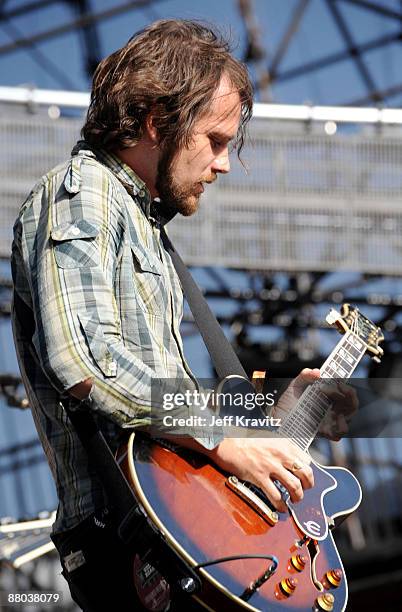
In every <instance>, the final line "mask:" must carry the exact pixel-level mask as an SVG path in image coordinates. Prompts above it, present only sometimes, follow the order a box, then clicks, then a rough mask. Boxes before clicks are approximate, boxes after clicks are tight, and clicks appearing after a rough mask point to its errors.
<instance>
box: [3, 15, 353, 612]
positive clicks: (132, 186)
mask: <svg viewBox="0 0 402 612" xmlns="http://www.w3.org/2000/svg"><path fill="white" fill-rule="evenodd" d="M251 113H252V86H251V83H250V80H249V77H248V74H247V71H246V68H245V66H244V65H243V64H242V63H241V62H239V61H238V60H236V59H234V58H233V57H232V55H231V54H230V49H229V45H228V43H227V42H226V41H225V40H224V39H223V38H222V37H221V36H220V35H219V34H217V33H215V32H214V31H212V29H211V28H209V27H206V26H204V25H201V24H200V23H196V22H190V21H184V20H167V21H159V22H156V23H154V24H151V25H149V26H148V27H146V28H145V29H144V30H143V31H141V32H139V33H137V34H136V35H135V36H133V38H131V39H130V41H129V42H128V43H127V44H126V45H125V46H124V47H122V48H121V49H119V50H118V51H116V52H114V53H112V54H111V55H110V56H109V57H107V58H106V59H105V60H103V61H102V62H101V63H100V65H99V66H98V68H97V70H96V72H95V75H94V79H93V87H92V95H91V104H90V107H89V111H88V115H87V119H86V122H85V125H84V127H83V130H82V135H83V140H82V141H79V142H78V143H77V145H76V146H75V148H74V150H73V152H72V156H71V158H70V159H69V160H68V161H67V162H65V163H64V164H62V165H60V166H58V167H57V168H55V169H53V170H52V171H50V172H49V173H48V174H46V175H45V176H43V177H42V178H41V179H40V181H39V182H38V183H37V184H36V185H35V187H34V188H33V190H32V191H31V193H30V195H29V196H28V198H27V200H26V201H25V202H24V204H23V206H22V208H21V211H20V214H19V217H18V219H17V221H16V224H15V227H14V242H13V256H12V267H13V279H14V307H13V329H14V337H15V343H16V348H17V354H18V358H19V364H20V368H21V372H22V376H23V380H24V384H25V386H26V389H27V393H28V397H29V400H30V405H31V408H32V413H33V417H34V420H35V424H36V427H37V429H38V433H39V436H40V438H41V441H42V444H43V447H44V450H45V453H46V455H47V458H48V461H49V465H50V467H51V470H52V473H53V476H54V479H55V483H56V487H57V493H58V497H59V507H58V513H57V518H56V522H55V525H54V533H53V538H54V542H55V544H56V547H57V548H58V550H59V553H60V557H61V561H62V565H63V574H64V576H65V577H66V579H67V580H68V582H69V585H70V590H71V593H72V596H73V598H74V599H75V600H76V601H77V603H78V604H79V605H80V606H81V607H82V609H84V610H93V611H95V610H96V611H99V610H110V609H114V608H115V607H116V606H117V604H116V601H117V598H118V601H119V603H118V606H117V607H118V609H119V610H120V611H122V610H133V609H142V604H141V603H140V602H139V601H138V600H137V599H136V594H135V589H134V585H133V581H132V578H131V575H130V572H131V567H130V564H129V562H128V552H127V551H126V550H125V549H124V546H123V544H122V543H121V541H120V539H119V538H118V536H117V533H116V531H115V526H114V524H113V510H112V509H111V508H108V507H107V503H106V500H105V496H104V493H103V490H102V486H101V485H100V482H99V480H98V477H97V475H96V473H95V470H94V469H93V466H92V465H91V463H90V462H88V458H87V456H86V455H85V452H84V449H83V448H82V446H81V444H80V442H79V440H78V438H77V434H76V432H75V431H74V428H73V427H72V425H71V423H70V421H69V419H68V417H67V415H66V412H65V410H64V408H63V403H62V402H66V401H69V400H71V405H72V406H73V407H76V408H79V409H84V410H85V409H87V410H88V409H90V410H91V411H92V412H93V414H94V415H95V417H96V420H97V422H98V425H99V427H100V429H101V430H102V431H103V433H104V435H105V437H106V439H107V441H108V443H109V445H110V446H111V448H112V449H113V450H115V449H116V448H117V447H118V445H119V443H120V442H121V440H122V439H123V438H124V437H125V436H126V435H127V432H129V431H130V430H133V429H140V430H147V428H148V427H149V426H150V424H151V393H150V389H151V384H155V380H161V381H162V380H163V379H178V380H180V381H183V380H184V381H186V382H187V384H188V385H189V387H193V386H194V385H195V379H194V375H193V374H192V372H191V371H190V369H189V367H188V365H187V363H186V361H185V358H184V356H183V350H182V341H181V337H180V333H179V324H180V320H181V316H182V292H181V288H180V284H179V281H178V279H177V275H176V272H175V270H174V268H173V266H172V263H171V260H170V258H169V255H168V254H167V252H166V250H165V249H164V247H163V244H162V242H161V240H160V229H161V227H162V226H163V225H164V224H165V223H166V222H167V220H169V219H171V218H172V217H173V216H174V214H176V213H180V214H182V215H185V216H189V215H192V214H194V213H195V212H196V210H197V208H198V205H199V201H200V197H201V194H202V192H203V191H204V186H205V185H206V184H208V183H212V182H213V181H215V180H216V179H217V178H218V177H220V175H224V174H226V173H228V172H229V170H230V162H229V150H230V149H231V148H235V149H237V151H238V152H240V150H241V147H242V144H243V140H244V134H245V127H246V124H247V122H248V120H249V119H250V117H251ZM318 377H319V371H318V370H310V369H305V370H303V371H302V372H301V373H300V375H299V376H298V378H297V379H296V381H294V383H292V384H294V385H295V387H297V386H301V387H303V386H306V385H308V384H309V383H311V382H313V381H315V380H316V379H317V378H318ZM160 384H161V385H163V382H161V383H160ZM161 392H163V388H161ZM331 399H332V401H333V408H334V412H336V411H337V410H338V409H341V407H342V410H343V411H346V412H348V411H350V410H353V409H354V408H355V406H356V398H355V396H354V393H353V391H352V390H351V389H346V388H339V387H338V388H337V390H336V391H333V392H332V397H331ZM279 408H280V406H279ZM336 419H337V423H338V432H335V433H333V434H332V435H333V436H335V437H337V436H339V433H341V431H340V430H342V429H344V425H345V423H344V419H343V417H342V415H340V414H338V416H337V417H336ZM327 433H328V432H327ZM175 442H176V443H179V444H181V445H184V446H186V447H189V448H191V449H193V450H195V451H198V452H199V453H203V454H204V455H206V456H207V457H209V458H210V459H211V460H213V461H214V462H215V463H216V464H217V465H218V466H219V467H220V468H222V469H223V470H225V471H228V472H230V473H232V474H234V475H237V476H238V477H239V478H241V479H244V480H248V481H250V482H252V483H254V484H255V485H257V486H258V487H260V488H261V489H262V490H263V491H264V493H265V494H266V496H267V497H268V499H269V500H270V501H271V502H272V504H273V506H274V507H275V508H276V509H277V510H279V511H283V510H284V503H283V501H282V498H281V494H280V492H279V490H278V488H277V487H276V486H275V484H274V482H273V481H274V480H278V481H280V483H282V485H284V487H286V489H287V490H288V491H289V493H290V498H291V500H292V502H298V501H299V500H301V499H302V498H303V490H306V489H308V488H310V487H312V486H313V474H312V470H311V468H310V466H309V458H308V457H307V455H305V454H304V453H303V452H302V450H301V449H299V448H298V447H297V446H296V445H294V444H292V442H291V441H289V440H287V439H273V438H257V439H249V438H239V439H237V438H222V436H220V435H219V434H218V433H215V434H211V435H210V436H208V435H207V436H206V437H197V436H192V435H191V431H190V432H189V435H186V436H183V437H182V438H178V437H175ZM122 602H125V603H124V604H122ZM134 602H136V603H134ZM172 606H174V602H173V603H172V604H171V608H170V609H173V608H172Z"/></svg>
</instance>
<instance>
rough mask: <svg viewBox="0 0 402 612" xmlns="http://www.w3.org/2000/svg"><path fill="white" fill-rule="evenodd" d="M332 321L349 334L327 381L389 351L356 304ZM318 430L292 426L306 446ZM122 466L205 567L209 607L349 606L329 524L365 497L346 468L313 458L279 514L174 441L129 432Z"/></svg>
mask: <svg viewBox="0 0 402 612" xmlns="http://www.w3.org/2000/svg"><path fill="white" fill-rule="evenodd" d="M329 321H330V322H331V323H335V324H336V325H337V326H338V327H339V328H340V329H341V330H343V332H344V337H343V339H342V341H341V342H340V343H339V345H338V346H337V347H336V348H335V349H334V351H333V352H332V353H331V355H330V357H329V358H328V360H327V361H326V362H325V364H324V365H323V367H322V369H321V375H322V377H329V376H330V370H331V368H332V369H336V370H337V371H336V372H335V374H334V376H335V375H336V376H339V375H340V372H341V371H345V372H346V374H347V375H349V376H350V374H351V372H352V371H353V370H354V368H355V367H356V364H357V363H358V361H359V359H360V357H361V356H362V355H363V353H364V352H365V351H366V350H369V351H370V352H371V353H372V355H373V356H374V358H376V359H378V357H379V356H380V355H381V354H382V349H380V348H379V347H378V342H379V341H381V339H382V336H381V334H380V331H379V328H376V327H375V326H374V325H373V324H372V323H371V322H370V321H369V320H368V319H366V317H363V316H362V315H361V314H360V313H359V312H358V311H357V309H351V308H350V307H348V306H347V305H345V306H343V307H342V315H339V314H338V313H335V311H332V313H331V315H330V318H329ZM373 330H375V331H376V337H375V340H374V339H373V338H374V336H373ZM370 334H371V335H370ZM348 362H349V366H350V367H349V368H347V363H348ZM347 375H345V376H344V377H348V376H347ZM334 376H333V377H334ZM310 399H311V398H310ZM308 401H309V397H308V393H307V395H305V396H304V398H303V396H302V398H301V400H300V401H299V403H298V406H297V407H296V409H295V410H296V412H295V413H293V414H291V415H289V419H290V420H289V422H285V424H284V425H283V426H282V427H283V430H284V432H285V433H286V432H287V430H288V429H289V427H290V426H291V423H292V418H295V417H296V420H297V417H298V416H300V414H298V412H297V411H300V410H306V402H308ZM316 412H317V411H315V413H316ZM316 429H317V423H312V424H311V435H312V437H311V436H310V437H311V439H310V438H309V440H306V439H305V431H304V432H303V434H304V438H303V439H302V438H301V437H300V436H299V437H297V436H295V435H294V432H293V436H292V437H293V439H294V441H295V442H296V443H298V444H299V446H303V448H304V450H307V447H308V445H309V443H310V442H311V441H312V439H313V438H314V436H315V432H316ZM289 431H291V430H289ZM302 443H303V444H302ZM120 463H121V466H122V468H123V471H124V473H125V475H126V478H127V480H128V481H129V483H130V485H131V486H132V488H133V491H134V493H135V496H136V498H137V500H138V502H139V503H140V505H141V506H142V508H143V510H144V511H145V513H146V514H147V516H148V519H149V520H150V521H151V522H152V523H153V524H154V526H155V527H156V529H157V530H158V531H159V533H160V536H161V538H163V539H164V540H165V541H166V543H167V545H169V546H171V547H173V548H174V549H175V550H176V552H178V553H179V555H180V556H181V557H182V558H183V559H184V560H185V561H186V562H187V563H188V564H189V565H190V566H191V567H192V568H193V569H194V570H195V571H196V572H197V573H198V575H199V577H200V580H201V584H202V588H201V590H200V591H198V592H196V593H194V594H193V595H192V596H191V597H192V599H193V601H196V602H197V603H198V604H199V605H201V606H202V607H204V608H205V609H207V610H216V611H218V612H224V611H226V610H227V611H232V610H233V611H240V610H253V611H256V610H263V611H267V612H283V611H284V610H289V611H293V612H306V611H317V612H319V611H327V612H330V611H334V612H341V611H343V610H345V609H346V605H347V600H348V587H347V580H346V576H345V571H344V568H343V565H342V561H341V558H340V556H339V553H338V551H337V548H336V546H335V543H334V539H333V535H332V530H333V529H334V528H335V527H336V525H337V524H338V522H339V521H340V520H342V519H343V518H345V517H346V516H347V515H348V514H350V513H351V512H352V511H353V510H355V509H356V508H357V507H358V505H359V503H360V500H361V488H360V485H359V483H358V481H357V479H356V478H355V477H354V476H353V474H351V472H349V471H348V470H347V469H344V468H341V467H327V466H325V467H323V466H321V465H319V464H318V463H315V462H314V461H312V463H311V466H312V468H313V472H314V481H315V484H314V487H313V488H312V489H309V490H306V491H305V492H304V498H303V500H302V501H301V502H299V503H295V504H293V503H292V502H291V501H290V499H289V495H288V494H287V491H286V490H285V489H283V488H282V491H281V492H282V494H283V499H284V501H286V505H287V511H286V512H282V513H279V512H276V511H275V509H274V507H273V506H272V505H271V503H270V502H269V500H268V499H267V498H266V497H265V496H264V494H263V493H262V492H261V490H259V489H258V488H257V487H254V486H253V485H252V484H250V483H248V482H241V481H239V480H238V479H237V478H236V477H235V476H233V475H230V474H227V473H224V472H222V471H220V470H219V469H218V468H217V467H216V466H215V465H214V464H212V463H210V462H209V461H208V459H206V458H205V457H204V456H203V455H200V454H198V453H194V452H191V451H188V450H186V449H184V448H180V447H177V446H175V445H173V444H171V443H170V442H169V443H168V442H165V441H163V440H159V441H154V440H152V439H151V438H146V437H144V436H139V435H136V434H132V435H131V437H130V439H129V441H128V443H127V446H126V447H125V448H123V449H121V451H120ZM277 484H278V486H279V487H280V483H277ZM190 602H191V599H190V601H189V607H188V609H190V610H191V603H190Z"/></svg>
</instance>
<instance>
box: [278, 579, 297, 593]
mask: <svg viewBox="0 0 402 612" xmlns="http://www.w3.org/2000/svg"><path fill="white" fill-rule="evenodd" d="M296 586H297V580H295V578H283V580H281V581H280V583H279V588H280V590H281V592H282V593H283V595H285V596H286V597H290V596H291V595H293V593H294V592H295V589H296Z"/></svg>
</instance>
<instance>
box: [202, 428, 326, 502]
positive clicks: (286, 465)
mask: <svg viewBox="0 0 402 612" xmlns="http://www.w3.org/2000/svg"><path fill="white" fill-rule="evenodd" d="M203 453H204V454H206V455H207V456H209V457H210V459H212V460H213V461H214V462H215V463H216V464H217V465H218V466H219V467H220V468H222V469H223V470H225V471H226V472H229V473H230V474H233V475H234V476H237V477H238V478H239V479H241V480H248V481H250V482H252V483H253V484H255V485H256V486H258V487H260V489H262V490H263V491H264V493H265V495H266V496H267V497H268V499H269V500H270V501H271V502H272V504H273V505H274V507H275V508H276V509H277V510H278V511H279V512H285V511H286V506H285V504H284V502H283V501H282V498H281V494H280V492H279V491H278V489H277V487H276V486H275V484H274V482H273V481H274V480H279V481H280V482H281V483H282V484H283V485H284V486H285V487H286V489H287V490H288V491H289V493H290V499H291V500H292V502H298V501H300V500H301V499H302V498H303V489H309V488H311V487H312V486H313V485H314V477H313V471H312V469H311V467H310V465H309V464H310V461H311V458H310V457H309V455H307V454H306V453H304V452H303V451H302V450H301V449H300V448H298V447H297V446H296V445H295V444H294V443H293V442H291V441H289V440H286V439H284V438H277V439H275V438H252V439H250V438H225V439H224V440H222V442H221V443H220V444H219V445H218V446H217V447H216V448H214V449H213V450H211V451H207V452H205V449H203ZM299 465H300V466H301V467H300V468H298V466H299Z"/></svg>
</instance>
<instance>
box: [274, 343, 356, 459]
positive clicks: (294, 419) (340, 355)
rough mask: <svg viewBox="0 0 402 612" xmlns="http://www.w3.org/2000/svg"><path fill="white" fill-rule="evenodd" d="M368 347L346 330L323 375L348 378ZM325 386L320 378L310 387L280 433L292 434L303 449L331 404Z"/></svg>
mask: <svg viewBox="0 0 402 612" xmlns="http://www.w3.org/2000/svg"><path fill="white" fill-rule="evenodd" d="M365 350H366V347H365V345H364V344H363V342H361V340H359V338H358V337H357V336H356V335H355V334H354V333H353V332H347V333H346V334H345V335H344V336H343V338H342V340H340V342H339V343H338V344H337V346H336V347H335V349H334V350H333V351H332V353H331V355H329V357H328V359H327V360H326V361H325V363H324V364H323V366H322V368H321V379H328V378H344V379H347V378H349V377H350V376H351V375H352V373H353V371H354V370H355V368H356V366H357V365H358V363H359V361H360V359H361V358H362V356H363V354H364V352H365ZM326 384H328V383H326ZM322 386H323V383H322V382H321V381H319V382H317V383H314V384H313V385H312V386H310V387H308V388H307V389H306V390H305V391H304V393H303V394H302V396H301V397H300V399H299V401H298V402H297V404H296V406H295V407H294V408H293V409H292V410H291V412H290V413H289V414H288V415H287V416H286V417H285V419H284V420H283V423H282V426H281V428H280V432H279V433H280V434H282V435H283V434H285V435H286V436H288V437H289V438H291V439H292V440H293V442H295V443H296V444H297V445H298V446H299V447H300V448H302V449H303V450H307V449H308V447H309V446H310V444H311V442H312V441H313V439H314V437H315V435H316V433H317V431H318V429H319V426H320V424H321V422H322V420H323V418H324V417H325V415H326V413H327V411H328V410H329V408H330V407H331V404H332V402H331V401H330V400H329V399H328V397H327V396H326V395H325V393H324V392H323V391H322V390H321V387H322Z"/></svg>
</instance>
